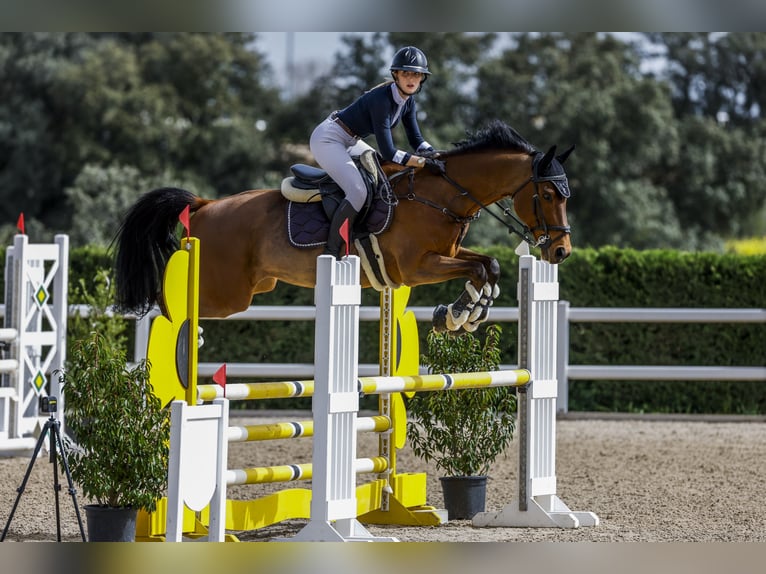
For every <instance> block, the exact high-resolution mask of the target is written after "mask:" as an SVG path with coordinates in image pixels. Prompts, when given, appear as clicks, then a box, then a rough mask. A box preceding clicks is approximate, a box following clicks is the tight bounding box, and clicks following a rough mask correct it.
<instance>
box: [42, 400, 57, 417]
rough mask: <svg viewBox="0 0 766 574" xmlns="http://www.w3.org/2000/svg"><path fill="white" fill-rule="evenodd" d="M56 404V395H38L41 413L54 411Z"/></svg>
mask: <svg viewBox="0 0 766 574" xmlns="http://www.w3.org/2000/svg"><path fill="white" fill-rule="evenodd" d="M57 406H58V399H57V398H56V397H40V412H41V413H55V412H56V407H57Z"/></svg>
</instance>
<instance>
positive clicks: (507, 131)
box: [442, 120, 537, 156]
mask: <svg viewBox="0 0 766 574" xmlns="http://www.w3.org/2000/svg"><path fill="white" fill-rule="evenodd" d="M453 145H454V146H455V147H454V149H451V150H449V151H447V152H445V153H442V156H451V155H457V154H461V153H466V152H474V151H482V150H486V149H510V150H518V151H521V152H526V153H529V154H532V153H535V152H536V151H537V150H536V149H535V147H534V146H533V145H532V144H530V143H529V142H528V141H527V140H525V139H524V138H523V137H522V136H521V134H519V132H517V131H516V130H515V129H513V128H512V127H510V126H508V125H506V124H505V123H504V122H502V121H500V120H493V121H491V122H490V123H489V124H487V126H486V127H485V128H483V129H479V130H476V131H474V132H467V137H466V139H464V140H461V141H459V142H456V143H454V144H453Z"/></svg>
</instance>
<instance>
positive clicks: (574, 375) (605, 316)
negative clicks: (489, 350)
mask: <svg viewBox="0 0 766 574" xmlns="http://www.w3.org/2000/svg"><path fill="white" fill-rule="evenodd" d="M409 309H410V310H411V311H412V312H413V313H414V314H415V318H416V319H417V320H418V321H419V322H427V323H430V321H431V316H432V314H433V307H417V306H413V307H409ZM151 318H152V316H151V315H149V316H147V317H146V318H144V319H143V320H141V321H139V322H138V324H137V331H136V355H135V356H136V357H137V358H140V357H142V356H143V354H144V353H145V349H146V337H148V332H149V321H150V320H151ZM314 318H315V309H314V307H313V306H309V305H303V306H294V307H279V306H251V307H249V308H248V309H247V310H246V311H243V312H241V313H237V314H235V315H232V316H231V317H228V318H227V319H225V320H240V321H241V320H245V321H313V320H314ZM359 319H360V320H361V321H379V319H380V310H379V308H378V307H360V308H359ZM490 320H491V321H492V322H495V323H514V322H518V320H519V309H518V307H493V308H492V311H491V312H490ZM558 321H559V328H558V344H557V353H558V365H559V369H560V371H559V373H558V377H557V378H558V380H559V392H558V399H557V410H558V412H567V411H568V410H569V381H570V380H636V381H639V380H644V381H652V380H654V381H657V380H667V381H672V380H675V381H711V380H713V381H759V382H766V366H758V367H730V366H708V367H700V366H679V365H570V364H569V325H570V324H571V323H766V309H758V308H752V309H725V308H722V309H694V308H625V307H570V306H569V302H568V301H559V303H558ZM219 367H220V363H200V364H199V376H201V377H211V376H213V374H214V373H215V371H216V370H217V369H218V368H219ZM516 367H517V365H510V364H509V365H501V369H504V370H506V369H515V368H516ZM226 374H227V376H229V377H232V378H246V377H254V378H272V377H273V378H278V379H310V378H313V377H314V365H313V364H302V363H295V364H293V363H227V365H226ZM377 374H378V365H377V364H360V365H359V376H363V377H368V376H375V375H377Z"/></svg>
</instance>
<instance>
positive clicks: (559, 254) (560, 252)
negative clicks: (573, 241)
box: [555, 247, 568, 262]
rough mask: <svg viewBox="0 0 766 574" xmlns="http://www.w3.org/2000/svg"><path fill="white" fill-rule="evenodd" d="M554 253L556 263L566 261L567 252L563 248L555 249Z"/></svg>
mask: <svg viewBox="0 0 766 574" xmlns="http://www.w3.org/2000/svg"><path fill="white" fill-rule="evenodd" d="M555 253H556V261H559V262H561V261H564V259H566V258H567V255H568V253H567V250H566V248H564V247H557V248H556V251H555Z"/></svg>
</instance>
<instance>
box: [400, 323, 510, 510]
mask: <svg viewBox="0 0 766 574" xmlns="http://www.w3.org/2000/svg"><path fill="white" fill-rule="evenodd" d="M501 332H502V330H501V328H500V327H499V326H498V325H490V326H488V327H487V328H486V333H485V336H484V341H483V342H482V341H481V339H480V338H478V337H476V336H475V335H474V334H472V333H465V334H463V335H460V336H457V337H456V336H454V335H451V334H449V333H436V332H434V331H431V332H430V333H429V334H428V336H427V339H426V342H427V351H426V353H425V354H424V355H423V356H422V358H421V360H422V363H423V364H424V365H425V366H427V367H428V371H429V372H430V373H461V372H462V373H468V372H477V371H492V370H497V369H498V367H499V365H500V349H499V343H500V335H501ZM515 411H516V393H515V390H514V389H512V388H509V387H495V388H488V389H464V390H455V391H440V392H422V393H416V394H415V395H414V396H413V397H412V398H410V399H409V400H408V402H407V412H408V418H409V421H408V423H407V436H408V437H409V440H410V445H411V446H412V450H413V452H414V454H415V455H416V456H418V457H420V458H422V459H423V460H424V461H426V462H433V463H434V464H435V465H436V468H437V469H438V470H441V471H442V472H444V476H442V477H440V481H441V484H442V490H443V493H444V503H445V508H446V509H447V512H448V517H449V519H450V520H451V519H470V518H472V517H473V515H474V514H476V513H477V512H483V511H484V508H485V501H486V483H487V472H488V471H489V469H490V467H491V465H492V463H493V462H494V461H495V459H496V458H497V457H498V456H499V455H500V454H501V453H503V451H505V450H506V448H507V447H508V446H509V445H510V443H511V441H512V440H513V432H514V427H515V415H514V413H515Z"/></svg>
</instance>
